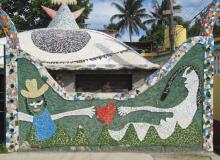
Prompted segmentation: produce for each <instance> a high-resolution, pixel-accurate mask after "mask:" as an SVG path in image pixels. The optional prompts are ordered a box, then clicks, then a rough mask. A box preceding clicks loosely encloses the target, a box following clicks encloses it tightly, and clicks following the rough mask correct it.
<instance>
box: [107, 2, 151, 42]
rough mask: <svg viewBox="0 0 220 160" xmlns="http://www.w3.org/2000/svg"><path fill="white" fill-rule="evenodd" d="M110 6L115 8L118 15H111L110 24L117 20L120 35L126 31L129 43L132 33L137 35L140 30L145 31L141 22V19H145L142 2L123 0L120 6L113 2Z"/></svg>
mask: <svg viewBox="0 0 220 160" xmlns="http://www.w3.org/2000/svg"><path fill="white" fill-rule="evenodd" d="M112 6H114V7H116V8H117V10H118V11H119V12H120V13H119V14H115V15H113V16H112V17H111V22H112V23H113V21H114V20H118V21H117V23H116V25H117V27H118V28H117V29H118V32H119V33H120V34H123V33H124V31H125V30H128V32H129V37H130V42H131V41H132V35H133V34H134V33H135V34H137V35H139V34H140V29H146V27H145V25H144V24H143V21H142V19H143V18H146V17H147V14H146V9H145V8H144V7H143V0H123V1H122V3H121V4H118V3H116V2H113V3H112Z"/></svg>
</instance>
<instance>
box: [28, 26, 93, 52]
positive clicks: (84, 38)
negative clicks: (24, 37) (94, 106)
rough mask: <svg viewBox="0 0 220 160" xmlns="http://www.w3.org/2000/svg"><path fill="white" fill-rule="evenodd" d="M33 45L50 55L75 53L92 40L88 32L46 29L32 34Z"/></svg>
mask: <svg viewBox="0 0 220 160" xmlns="http://www.w3.org/2000/svg"><path fill="white" fill-rule="evenodd" d="M31 39H32V41H33V43H34V44H35V45H36V46H37V47H38V48H40V49H41V50H44V51H46V52H49V53H73V52H77V51H79V50H81V49H83V48H84V47H85V46H86V45H87V44H88V42H89V40H90V39H91V36H90V35H89V33H87V32H86V31H75V30H60V29H45V30H40V31H35V32H32V34H31Z"/></svg>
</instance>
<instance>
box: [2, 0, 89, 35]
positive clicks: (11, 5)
mask: <svg viewBox="0 0 220 160" xmlns="http://www.w3.org/2000/svg"><path fill="white" fill-rule="evenodd" d="M1 4H2V8H3V9H4V10H5V11H6V12H7V13H8V14H9V16H10V17H11V18H12V20H13V22H14V23H15V25H16V27H17V29H18V31H25V30H31V29H35V28H45V27H47V26H48V24H49V22H50V21H51V18H50V17H49V16H48V15H47V14H46V13H45V12H44V11H43V9H42V8H41V5H44V6H46V7H50V8H52V9H54V10H58V8H59V7H60V5H57V4H56V5H54V4H52V3H51V1H50V0H16V1H12V0H1ZM69 7H70V9H71V10H72V11H76V10H77V9H80V8H82V7H85V11H84V12H83V14H82V15H81V16H80V17H79V18H78V19H77V22H78V23H84V20H85V19H86V18H87V17H88V15H89V13H90V12H91V10H92V8H93V5H92V4H91V3H90V1H89V0H78V4H77V6H75V5H69Z"/></svg>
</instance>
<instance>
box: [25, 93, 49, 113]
mask: <svg viewBox="0 0 220 160" xmlns="http://www.w3.org/2000/svg"><path fill="white" fill-rule="evenodd" d="M45 108H46V102H45V99H44V97H43V96H41V97H38V98H34V99H31V98H27V109H28V110H29V111H30V112H31V114H33V115H38V114H40V113H42V112H43V111H44V109H45Z"/></svg>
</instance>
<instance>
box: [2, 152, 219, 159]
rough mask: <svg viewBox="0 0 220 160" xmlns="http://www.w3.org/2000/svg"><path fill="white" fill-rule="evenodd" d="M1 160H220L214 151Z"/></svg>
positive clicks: (10, 156) (37, 154)
mask: <svg viewBox="0 0 220 160" xmlns="http://www.w3.org/2000/svg"><path fill="white" fill-rule="evenodd" d="M0 160H220V156H217V155H215V154H213V153H126V152H123V153H100V152H97V153H94V152H93V153H92V152H90V153H88V152H22V153H11V154H0Z"/></svg>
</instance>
